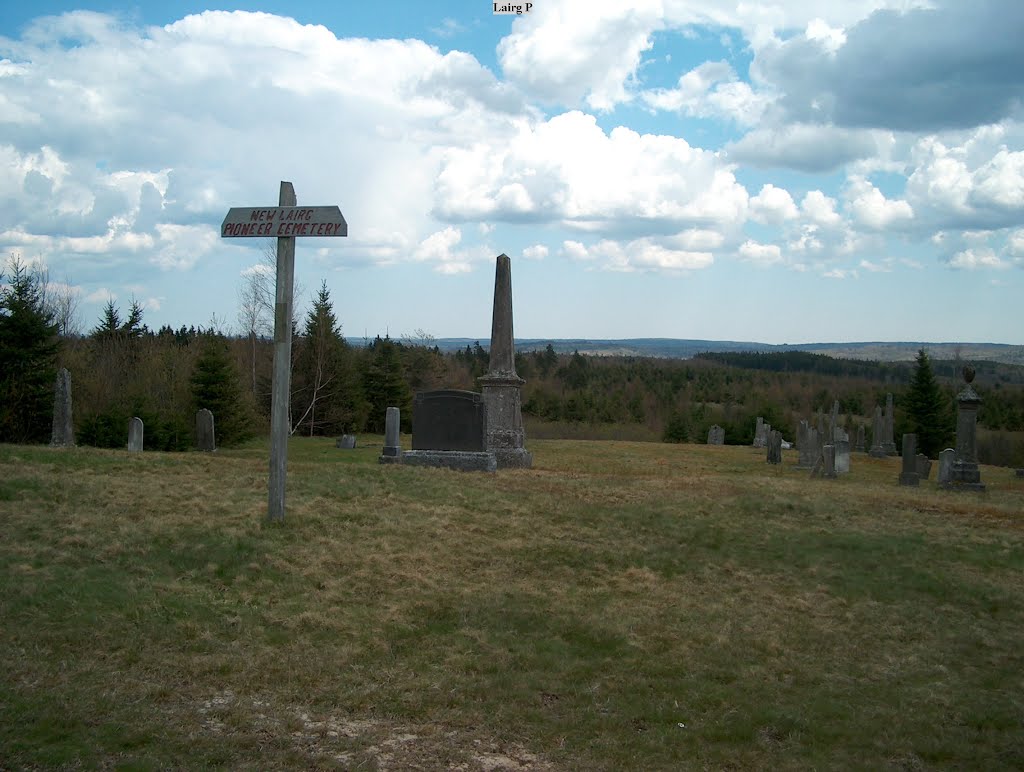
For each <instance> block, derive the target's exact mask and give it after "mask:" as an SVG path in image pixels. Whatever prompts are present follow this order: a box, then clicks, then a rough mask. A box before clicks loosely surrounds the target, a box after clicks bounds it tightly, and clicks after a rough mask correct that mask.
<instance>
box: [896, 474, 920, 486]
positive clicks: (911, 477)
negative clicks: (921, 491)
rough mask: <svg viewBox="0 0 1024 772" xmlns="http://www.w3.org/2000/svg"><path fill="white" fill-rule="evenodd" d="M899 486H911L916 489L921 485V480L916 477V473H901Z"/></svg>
mask: <svg viewBox="0 0 1024 772" xmlns="http://www.w3.org/2000/svg"><path fill="white" fill-rule="evenodd" d="M900 485H911V486H913V487H915V488H917V487H919V486H920V485H921V478H920V477H919V476H918V474H917V472H901V473H900Z"/></svg>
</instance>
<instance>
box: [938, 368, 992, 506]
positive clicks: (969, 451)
mask: <svg viewBox="0 0 1024 772" xmlns="http://www.w3.org/2000/svg"><path fill="white" fill-rule="evenodd" d="M963 375H964V388H963V391H961V392H960V393H959V394H957V395H956V401H957V412H956V455H955V456H954V460H953V466H952V468H951V469H950V470H949V480H948V481H946V483H945V484H944V485H943V487H944V488H950V489H952V490H960V491H983V490H985V484H984V483H983V482H982V481H981V471H980V470H979V469H978V441H977V433H978V407H979V406H980V405H981V397H979V396H978V392H976V391H975V390H974V387H973V386H971V383H972V382H973V381H974V368H973V367H971V366H970V365H967V366H966V367H965V368H964V370H963Z"/></svg>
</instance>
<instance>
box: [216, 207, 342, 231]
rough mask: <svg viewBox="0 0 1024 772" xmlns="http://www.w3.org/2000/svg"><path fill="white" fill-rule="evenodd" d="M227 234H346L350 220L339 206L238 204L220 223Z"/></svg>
mask: <svg viewBox="0 0 1024 772" xmlns="http://www.w3.org/2000/svg"><path fill="white" fill-rule="evenodd" d="M220 235H221V236H222V237H224V238H247V237H264V238H265V237H277V238H288V237H295V236H347V235H348V223H347V222H345V217H344V216H343V215H342V214H341V209H339V208H338V207H336V206H249V207H247V206H238V207H232V208H231V209H229V210H228V216H227V217H225V218H224V222H223V223H221V226H220Z"/></svg>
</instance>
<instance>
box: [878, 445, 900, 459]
mask: <svg viewBox="0 0 1024 772" xmlns="http://www.w3.org/2000/svg"><path fill="white" fill-rule="evenodd" d="M882 452H883V453H885V455H887V456H898V455H899V453H897V452H896V443H895V442H883V443H882Z"/></svg>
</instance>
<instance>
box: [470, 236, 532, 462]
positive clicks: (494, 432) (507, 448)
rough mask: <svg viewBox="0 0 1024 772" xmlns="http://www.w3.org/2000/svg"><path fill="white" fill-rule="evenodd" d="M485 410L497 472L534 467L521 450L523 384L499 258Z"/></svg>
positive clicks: (506, 273) (504, 262)
mask: <svg viewBox="0 0 1024 772" xmlns="http://www.w3.org/2000/svg"><path fill="white" fill-rule="evenodd" d="M479 381H480V392H481V395H482V396H483V402H484V405H485V406H486V408H487V445H486V449H487V451H489V452H491V453H494V457H495V459H496V460H497V463H498V468H499V469H500V468H508V467H518V468H525V469H528V468H530V467H531V466H533V456H532V454H530V453H529V451H527V450H526V448H525V447H524V444H525V441H526V433H525V431H524V430H523V413H522V395H521V389H522V388H523V384H524V383H525V381H524V380H523V379H522V378H520V377H519V375H518V373H516V351H515V338H514V336H513V332H512V261H511V260H509V257H508V255H505V254H501V255H498V258H497V261H496V264H495V268H494V306H493V312H492V315H491V356H490V363H489V367H488V368H487V374H486V375H484V376H483V377H481V378H480V379H479Z"/></svg>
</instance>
